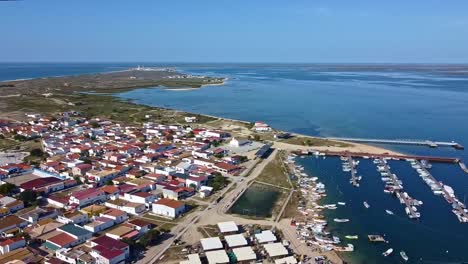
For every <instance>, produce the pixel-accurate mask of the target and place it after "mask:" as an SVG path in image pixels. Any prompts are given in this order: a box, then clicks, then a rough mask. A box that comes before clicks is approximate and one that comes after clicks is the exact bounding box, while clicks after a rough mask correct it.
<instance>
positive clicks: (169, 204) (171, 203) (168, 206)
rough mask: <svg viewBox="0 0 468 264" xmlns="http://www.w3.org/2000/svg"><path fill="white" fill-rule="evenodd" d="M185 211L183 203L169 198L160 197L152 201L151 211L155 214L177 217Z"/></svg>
mask: <svg viewBox="0 0 468 264" xmlns="http://www.w3.org/2000/svg"><path fill="white" fill-rule="evenodd" d="M184 211H185V204H184V203H183V202H180V201H176V200H171V199H166V198H163V199H160V200H158V201H156V202H155V203H153V213H154V214H156V215H160V216H164V217H169V218H177V217H178V216H179V215H181V214H182V213H183V212H184Z"/></svg>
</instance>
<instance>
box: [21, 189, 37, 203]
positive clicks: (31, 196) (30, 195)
mask: <svg viewBox="0 0 468 264" xmlns="http://www.w3.org/2000/svg"><path fill="white" fill-rule="evenodd" d="M19 199H20V200H21V201H23V203H24V206H25V207H28V206H30V205H35V204H37V200H36V199H37V193H36V192H35V191H30V190H26V191H24V192H21V193H20V194H19Z"/></svg>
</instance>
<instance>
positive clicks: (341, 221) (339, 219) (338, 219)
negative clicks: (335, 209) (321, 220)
mask: <svg viewBox="0 0 468 264" xmlns="http://www.w3.org/2000/svg"><path fill="white" fill-rule="evenodd" d="M333 221H335V222H337V223H346V222H349V219H347V218H343V219H342V218H335V219H333Z"/></svg>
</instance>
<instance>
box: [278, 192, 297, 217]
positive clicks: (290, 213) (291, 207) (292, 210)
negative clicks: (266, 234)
mask: <svg viewBox="0 0 468 264" xmlns="http://www.w3.org/2000/svg"><path fill="white" fill-rule="evenodd" d="M301 199H302V194H301V192H299V191H297V192H294V193H293V194H292V196H291V199H290V200H289V202H288V205H287V206H286V208H285V209H284V212H283V215H282V216H281V218H294V217H296V216H297V207H298V205H299V202H300V200H301Z"/></svg>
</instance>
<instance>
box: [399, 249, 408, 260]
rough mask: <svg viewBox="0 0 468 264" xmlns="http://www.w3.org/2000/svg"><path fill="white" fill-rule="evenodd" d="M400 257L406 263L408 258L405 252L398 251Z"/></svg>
mask: <svg viewBox="0 0 468 264" xmlns="http://www.w3.org/2000/svg"><path fill="white" fill-rule="evenodd" d="M400 256H401V258H402V259H403V260H404V261H408V259H409V258H408V256H407V255H406V252H404V251H400Z"/></svg>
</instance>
